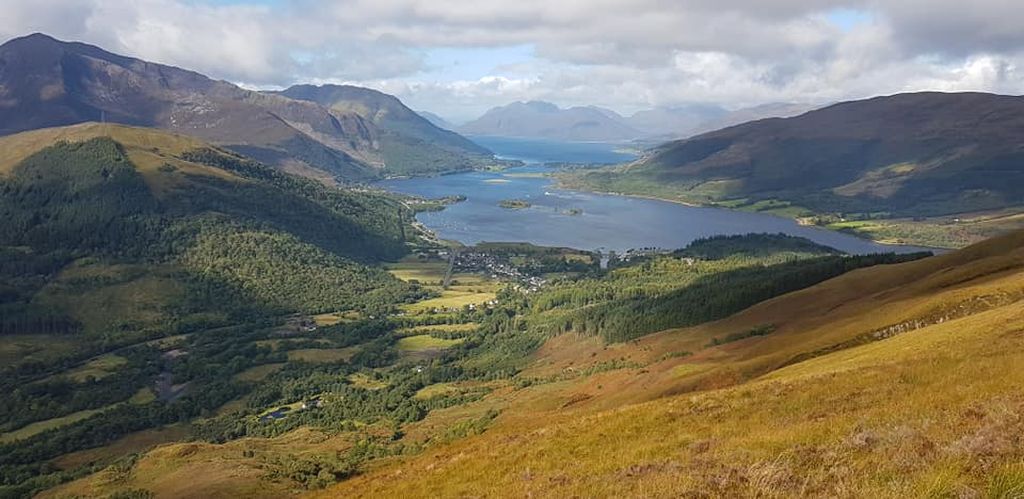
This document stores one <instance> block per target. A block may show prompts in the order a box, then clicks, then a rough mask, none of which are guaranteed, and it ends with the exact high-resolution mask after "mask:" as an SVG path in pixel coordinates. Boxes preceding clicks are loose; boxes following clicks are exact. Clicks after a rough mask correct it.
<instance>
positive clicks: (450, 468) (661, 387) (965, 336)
mask: <svg viewBox="0 0 1024 499" xmlns="http://www.w3.org/2000/svg"><path fill="white" fill-rule="evenodd" d="M1021 248H1024V233H1016V234H1014V235H1012V236H1008V237H1003V238H1000V239H996V240H992V241H990V242H986V243H984V244H981V245H977V246H973V247H971V248H968V249H966V250H964V251H960V252H956V253H951V254H947V255H943V256H940V257H934V258H929V259H925V260H920V261H915V262H910V263H904V264H900V265H895V266H878V267H873V268H869V269H864V270H859V271H855V272H851V273H849V274H847V275H845V276H842V277H839V278H836V279H833V280H830V281H827V282H825V283H823V284H820V285H818V286H815V287H812V288H809V289H807V290H804V291H800V292H796V293H791V294H788V295H785V296H783V297H780V298H776V299H774V300H770V301H767V302H765V303H763V304H761V305H758V306H755V307H752V308H750V309H748V310H746V311H744V312H742V313H740V314H737V315H735V316H733V317H731V318H729V319H726V320H723V321H718V322H713V323H709V324H705V325H702V326H698V327H695V328H689V329H679V330H671V331H666V332H663V333H659V334H657V335H653V336H648V337H645V338H643V339H642V340H640V341H638V342H631V343H630V344H623V345H621V346H619V347H614V348H611V347H609V346H602V345H601V344H600V342H593V341H590V342H588V341H587V340H583V339H580V338H576V339H573V338H571V337H568V336H561V337H558V338H555V339H553V340H551V341H549V342H548V344H547V345H545V347H543V348H542V349H541V350H540V351H539V352H538V354H537V355H536V357H535V363H534V366H533V367H531V368H530V369H528V370H527V371H526V372H524V373H523V374H521V375H520V376H521V377H522V376H530V375H532V376H535V377H536V376H541V375H547V376H548V377H549V379H554V380H555V381H551V382H548V383H546V384H543V385H540V386H537V385H532V386H528V387H526V388H521V389H519V390H511V391H506V392H503V393H502V394H501V396H500V397H497V396H492V397H488V398H487V399H484V400H483V401H481V402H480V403H479V404H477V405H478V406H481V407H482V406H485V405H486V406H487V407H501V408H503V412H502V414H501V415H500V416H499V417H498V419H497V420H496V421H495V422H494V423H493V424H492V426H491V427H490V428H489V429H488V430H487V431H485V432H483V433H482V434H481V435H478V436H471V437H469V438H466V439H464V440H461V441H456V442H454V443H451V444H445V445H439V446H437V447H434V448H431V449H429V450H428V451H426V452H425V453H423V454H422V455H420V456H418V457H414V458H406V459H398V460H395V461H393V462H391V463H390V464H388V465H385V466H382V467H380V468H379V469H376V470H373V471H371V472H370V473H367V474H365V475H361V476H357V477H355V478H353V479H350V480H348V481H345V482H343V483H341V484H339V485H338V486H335V487H333V488H331V489H329V490H327V491H325V492H323V493H321V494H318V495H317V496H318V497H353V496H355V497H383V496H398V495H402V496H412V497H428V496H430V497H437V496H480V497H499V496H502V497H503V496H508V495H523V496H525V495H530V496H543V497H565V496H577V495H578V496H647V497H678V496H680V495H683V496H686V495H698V496H699V495H711V496H732V497H738V496H745V497H763V496H768V497H788V496H813V497H908V496H912V497H947V496H954V495H968V496H981V497H1018V496H1020V495H1021V494H1022V493H1024V467H1022V466H1024V464H1022V463H1024V453H1022V451H1021V449H1022V448H1024V447H1022V446H1021V439H1022V438H1024V426H1022V421H1024V398H1022V397H1021V394H1020V393H1019V390H1018V389H1017V387H1018V386H1020V384H1021V383H1022V382H1024V378H1022V375H1021V373H1020V370H1019V369H1017V368H1016V366H1017V365H1019V363H1020V362H1022V361H1024V336H1022V330H1024V329H1022V328H1024V324H1022V323H1021V321H1020V317H1021V314H1022V312H1024V307H1022V303H1024V302H1022V301H1021V299H1022V298H1024V250H1022V249H1021ZM759 324H773V325H774V329H773V331H772V332H771V333H769V334H766V335H757V336H750V337H747V338H741V339H736V340H734V341H730V342H725V343H715V342H713V341H712V340H713V339H715V338H723V337H725V335H727V334H728V333H730V332H735V331H742V330H745V329H749V328H751V327H755V326H757V325H759ZM681 351H686V352H689V354H687V355H668V354H671V353H673V352H681ZM613 358H614V359H624V360H625V361H627V362H628V363H629V364H627V365H624V366H623V367H620V368H618V369H605V370H603V371H600V370H597V369H590V370H589V372H590V374H587V372H588V370H587V369H586V366H588V365H591V366H598V365H602V364H603V365H607V363H608V362H609V361H610V360H611V359H613ZM549 373H561V375H560V376H559V377H556V378H551V377H550V374H549ZM682 392H686V393H685V394H684V395H679V394H680V393H682ZM665 395H668V397H667V398H660V397H663V396H665ZM652 399H653V400H652ZM636 402H641V403H639V404H634V403H636ZM630 404H633V405H630ZM608 409H614V410H608Z"/></svg>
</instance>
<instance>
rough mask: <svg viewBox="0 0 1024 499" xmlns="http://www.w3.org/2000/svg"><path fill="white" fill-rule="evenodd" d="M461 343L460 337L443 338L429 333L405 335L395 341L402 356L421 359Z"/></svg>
mask: <svg viewBox="0 0 1024 499" xmlns="http://www.w3.org/2000/svg"><path fill="white" fill-rule="evenodd" d="M459 343H462V339H461V338H460V339H454V340H445V339H441V338H434V337H433V336H430V335H426V334H423V335H419V336H406V337H404V338H400V339H399V340H398V342H397V343H395V348H397V349H398V352H399V353H400V354H402V356H403V357H408V358H414V359H423V358H430V357H433V356H436V355H437V354H439V353H440V352H441V351H442V350H444V349H446V348H449V347H451V346H454V345H458V344H459Z"/></svg>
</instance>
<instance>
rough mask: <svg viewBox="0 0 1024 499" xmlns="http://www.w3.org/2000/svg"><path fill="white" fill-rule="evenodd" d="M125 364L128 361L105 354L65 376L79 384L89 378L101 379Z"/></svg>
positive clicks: (118, 356)
mask: <svg viewBox="0 0 1024 499" xmlns="http://www.w3.org/2000/svg"><path fill="white" fill-rule="evenodd" d="M127 363H128V359H125V358H124V357H121V356H120V355H113V354H107V355H102V356H100V357H97V358H95V359H93V360H91V361H89V362H87V363H86V364H85V365H83V366H81V367H78V368H76V369H72V370H70V371H68V372H66V373H65V375H66V376H68V377H69V378H71V379H72V380H74V381H76V382H79V383H81V382H83V381H85V380H87V379H88V378H90V377H92V378H95V379H102V378H104V377H106V376H109V375H111V374H113V373H115V372H117V370H118V369H119V368H120V367H121V366H124V365H125V364H127Z"/></svg>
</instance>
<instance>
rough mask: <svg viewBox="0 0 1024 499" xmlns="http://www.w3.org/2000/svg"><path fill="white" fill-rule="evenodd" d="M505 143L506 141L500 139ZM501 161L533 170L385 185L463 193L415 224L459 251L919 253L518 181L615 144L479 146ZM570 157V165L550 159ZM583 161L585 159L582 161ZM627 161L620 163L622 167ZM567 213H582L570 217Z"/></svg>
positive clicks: (742, 217) (608, 154)
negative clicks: (788, 241)
mask: <svg viewBox="0 0 1024 499" xmlns="http://www.w3.org/2000/svg"><path fill="white" fill-rule="evenodd" d="M506 140H507V139H506ZM481 143H484V145H486V146H487V147H488V148H490V149H491V150H493V151H495V152H496V153H497V154H499V155H503V156H506V157H516V158H517V159H521V160H523V161H524V162H527V163H532V164H528V165H527V166H524V167H522V168H513V169H509V170H506V171H505V172H469V173H459V174H453V175H444V176H440V177H430V178H414V179H402V180H388V181H385V182H381V185H382V186H383V187H384V188H386V189H389V190H393V191H396V192H402V193H406V194H414V195H419V196H423V197H428V198H437V197H442V196H449V195H457V194H462V195H465V196H466V197H467V199H466V201H464V202H461V203H457V204H454V205H452V206H449V207H448V208H446V209H445V210H444V211H439V212H429V213H420V214H419V215H417V218H418V220H419V221H420V222H422V223H423V224H424V225H426V226H427V227H428V228H430V229H431V230H433V231H434V232H436V233H437V235H438V236H439V237H441V238H442V239H451V240H456V241H459V242H462V243H464V244H475V243H478V242H481V241H488V242H511V241H525V242H530V243H534V244H538V245H543V246H564V247H571V248H578V249H585V250H596V249H604V250H615V251H620V252H621V251H625V250H627V249H630V248H644V247H657V248H665V249H674V248H682V247H684V246H686V245H687V244H689V243H690V242H691V241H693V240H694V239H698V238H701V237H707V236H712V235H717V234H746V233H751V232H767V233H779V232H781V233H785V234H790V235H794V236H801V237H806V238H808V239H810V240H812V241H815V242H817V243H819V244H824V245H827V246H831V247H833V248H836V249H839V250H842V251H845V252H848V253H877V252H890V251H896V252H911V251H921V250H923V248H915V247H909V246H888V245H882V244H877V243H873V242H871V241H867V240H864V239H860V238H857V237H854V236H850V235H847V234H842V233H839V232H834V231H829V230H825V229H820V228H816V227H805V226H800V225H798V224H797V223H796V222H795V221H793V220H791V219H787V218H781V217H776V216H772V215H765V214H759V213H747V212H740V211H731V210H724V209H718V208H695V207H689V206H684V205H680V204H676V203H669V202H665V201H656V200H649V199H639V198H630V197H624V196H612V195H604V194H592V193H586V192H578V191H570V190H562V189H556V188H554V187H552V185H551V180H550V179H548V178H538V177H523V176H520V175H522V174H538V173H545V172H550V171H551V170H550V169H549V168H547V167H545V166H542V165H540V164H537V163H543V162H548V161H578V162H597V161H594V159H593V158H605V159H608V158H613V157H617V156H618V155H620V154H621V153H618V152H615V149H617V147H618V146H617V145H614V144H589V143H588V144H585V145H586V146H587V148H586V150H585V151H584V152H583V153H580V154H579V155H575V154H576V153H574V152H573V151H579V149H578V148H577V147H578V146H580V145H581V144H568V145H565V144H563V145H559V144H557V143H551V142H534V148H533V150H534V151H536V152H534V153H532V154H531V153H530V147H529V141H525V140H521V139H516V140H515V141H514V143H512V146H510V147H509V148H507V149H506V148H505V146H503V145H502V144H505V142H501V141H488V142H483V141H481ZM555 157H559V158H565V157H572V158H575V159H559V160H553V159H551V158H555ZM583 157H586V158H588V159H586V160H583V159H580V158H583ZM628 159H629V156H628V155H627V156H626V160H628ZM505 199H525V200H527V201H529V202H530V203H531V204H532V205H533V206H532V207H530V208H527V209H521V210H511V209H506V208H501V207H500V206H498V204H499V203H500V202H501V201H502V200H505ZM571 209H578V210H582V214H580V215H570V214H568V213H567V212H568V211H569V210H571Z"/></svg>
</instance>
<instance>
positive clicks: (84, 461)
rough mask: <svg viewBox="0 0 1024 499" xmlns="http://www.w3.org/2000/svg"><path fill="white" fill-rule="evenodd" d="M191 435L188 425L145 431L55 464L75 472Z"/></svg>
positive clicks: (74, 454)
mask: <svg viewBox="0 0 1024 499" xmlns="http://www.w3.org/2000/svg"><path fill="white" fill-rule="evenodd" d="M189 433H190V431H189V428H188V425H185V424H178V425H171V426H165V427H162V428H155V429H152V430H143V431H139V432H135V433H132V434H129V435H126V436H124V437H121V438H119V439H117V440H116V441H114V442H113V443H111V444H108V445H105V446H103V447H97V448H94V449H86V450H83V451H78V452H72V453H70V454H65V455H63V456H61V457H59V458H57V459H55V460H54V461H53V464H54V465H55V466H57V467H58V468H60V469H62V470H73V469H75V468H78V467H80V466H85V465H88V464H92V463H102V462H109V461H113V460H115V459H119V458H122V457H124V456H127V455H129V454H135V453H138V452H143V451H145V450H147V449H150V448H152V447H155V446H157V445H160V444H165V443H169V442H174V441H178V440H183V439H185V438H186V437H188V435H189Z"/></svg>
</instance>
